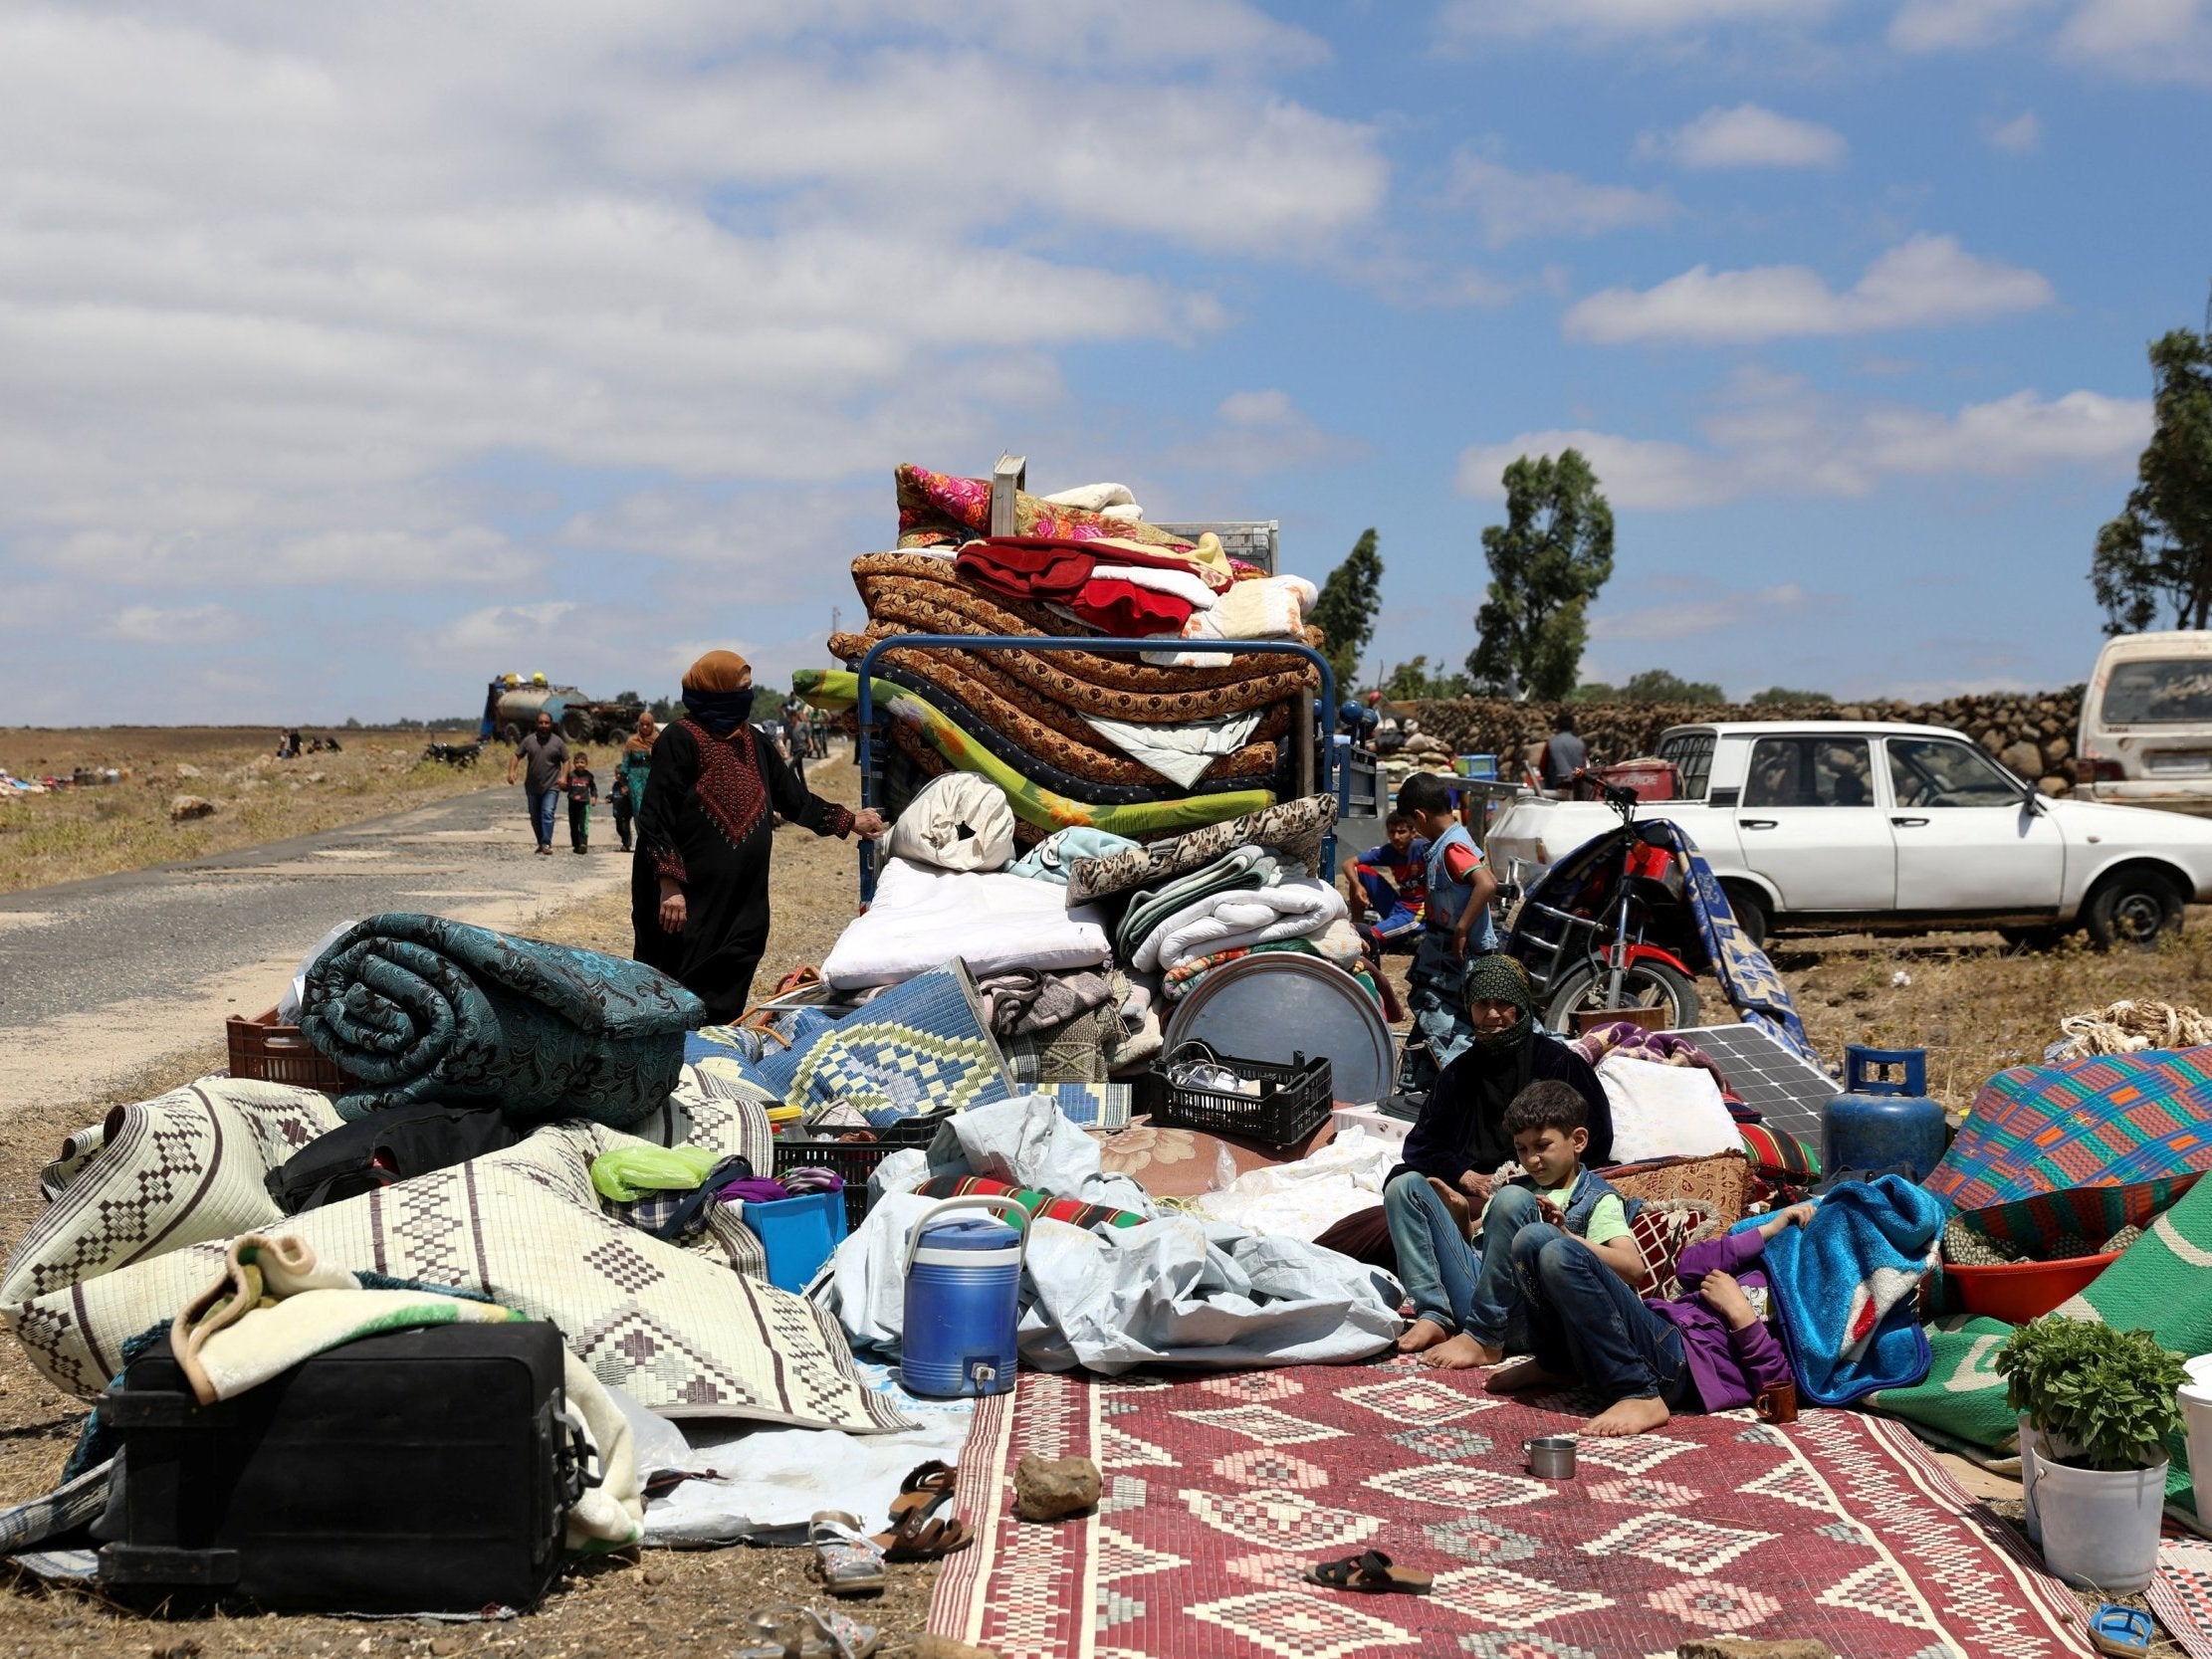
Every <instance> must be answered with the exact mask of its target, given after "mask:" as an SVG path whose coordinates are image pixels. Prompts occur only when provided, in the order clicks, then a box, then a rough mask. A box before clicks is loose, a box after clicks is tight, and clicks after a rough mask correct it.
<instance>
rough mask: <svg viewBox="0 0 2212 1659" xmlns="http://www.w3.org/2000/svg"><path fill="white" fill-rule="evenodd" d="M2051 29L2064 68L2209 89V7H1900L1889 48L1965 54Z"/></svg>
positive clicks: (2048, 2)
mask: <svg viewBox="0 0 2212 1659" xmlns="http://www.w3.org/2000/svg"><path fill="white" fill-rule="evenodd" d="M2053 22H2055V23H2056V24H2057V27H2056V29H2055V30H2052V31H2051V32H2050V34H2049V36H2048V38H2047V40H2046V41H2045V44H2046V45H2047V46H2048V47H2049V49H2050V50H2051V51H2052V53H2053V54H2054V55H2055V56H2057V57H2058V58H2060V59H2061V60H2063V61H2065V62H2069V63H2076V64H2081V65H2084V66H2086V67H2088V68H2091V69H2097V70H2101V71H2103V72H2106V73H2108V74H2113V75H2118V76H2121V77H2124V78H2127V79H2130V80H2137V81H2177V82H2187V83H2194V84H2198V85H2205V84H2212V5H2208V4H2207V0H1904V4H1902V5H1901V6H1899V7H1898V9H1897V11H1896V13H1895V15H1894V16H1893V17H1892V18H1891V19H1890V22H1889V42H1890V44H1891V45H1892V46H1895V47H1897V48H1898V49H1899V50H1901V51H1905V52H1967V51H1978V50H1981V49H1983V48H1986V47H1990V46H1995V45H1997V44H1999V43H2001V42H2005V41H2009V40H2014V39H2019V38H2022V37H2025V36H2027V35H2029V34H2030V32H2031V31H2033V30H2040V29H2043V28H2044V27H2045V26H2046V25H2047V24H2051V23H2053Z"/></svg>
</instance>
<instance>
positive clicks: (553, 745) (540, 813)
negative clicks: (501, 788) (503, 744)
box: [507, 710, 568, 857]
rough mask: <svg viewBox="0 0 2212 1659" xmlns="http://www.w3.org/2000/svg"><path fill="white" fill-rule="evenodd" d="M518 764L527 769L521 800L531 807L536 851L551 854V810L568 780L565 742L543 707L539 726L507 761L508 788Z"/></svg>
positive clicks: (511, 784) (557, 802)
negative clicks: (536, 841) (536, 840)
mask: <svg viewBox="0 0 2212 1659" xmlns="http://www.w3.org/2000/svg"><path fill="white" fill-rule="evenodd" d="M518 767H527V768H528V770H527V771H526V772H525V773H524V777H523V800H524V802H525V803H526V804H527V805H528V807H529V808H530V827H531V832H532V833H533V834H535V835H536V836H537V837H538V850H539V851H540V852H541V853H544V854H546V855H547V856H548V857H551V856H552V854H553V809H554V807H555V806H557V805H558V804H559V801H560V792H561V790H562V788H563V787H564V786H565V785H566V783H567V781H568V744H567V742H566V741H565V740H564V739H563V738H562V737H561V735H560V733H559V732H558V731H556V730H554V729H553V716H551V715H549V714H547V713H545V711H543V710H540V711H539V715H538V729H537V730H535V731H533V732H532V733H531V734H530V735H529V736H527V737H525V738H524V739H523V740H522V744H521V746H519V747H518V748H517V749H516V750H515V755H514V758H513V759H511V760H509V761H508V762H507V781H508V784H509V786H510V787H512V786H513V784H514V782H515V772H516V769H517V768H518Z"/></svg>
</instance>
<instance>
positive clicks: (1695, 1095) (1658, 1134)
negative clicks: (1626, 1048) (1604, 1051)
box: [1598, 1054, 1743, 1163]
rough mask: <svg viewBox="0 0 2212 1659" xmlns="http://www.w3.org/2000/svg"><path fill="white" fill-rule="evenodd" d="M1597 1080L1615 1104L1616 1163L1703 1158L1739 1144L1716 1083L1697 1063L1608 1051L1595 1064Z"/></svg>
mask: <svg viewBox="0 0 2212 1659" xmlns="http://www.w3.org/2000/svg"><path fill="white" fill-rule="evenodd" d="M1598 1082H1599V1083H1600V1084H1601V1085H1603V1086H1604V1088H1605V1094H1606V1100H1607V1102H1608V1103H1609V1104H1610V1105H1611V1106H1612V1108H1613V1160H1614V1161H1615V1162H1616V1163H1642V1162H1643V1161H1645V1159H1647V1158H1655V1157H1705V1156H1708V1155H1710V1154H1711V1153H1713V1152H1731V1151H1737V1150H1740V1149H1741V1148H1742V1146H1743V1139H1742V1137H1740V1136H1739V1135H1737V1133H1736V1122H1735V1120H1734V1119H1733V1118H1731V1117H1729V1116H1728V1108H1727V1106H1726V1104H1725V1103H1724V1102H1723V1101H1722V1100H1721V1098H1720V1085H1719V1084H1717V1083H1715V1082H1714V1081H1713V1080H1712V1074H1711V1073H1710V1072H1708V1071H1706V1070H1705V1069H1704V1068H1703V1067H1701V1066H1662V1065H1659V1063H1657V1062H1656V1061H1651V1060H1632V1059H1630V1058H1629V1057H1628V1056H1627V1055H1625V1054H1609V1055H1607V1056H1606V1058H1605V1061H1604V1063H1603V1064H1601V1065H1600V1066H1599V1067H1598Z"/></svg>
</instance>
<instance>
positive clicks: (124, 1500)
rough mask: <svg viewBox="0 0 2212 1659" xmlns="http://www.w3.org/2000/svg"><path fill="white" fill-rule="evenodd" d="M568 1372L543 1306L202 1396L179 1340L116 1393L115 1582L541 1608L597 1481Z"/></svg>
mask: <svg viewBox="0 0 2212 1659" xmlns="http://www.w3.org/2000/svg"><path fill="white" fill-rule="evenodd" d="M560 1369H561V1353H560V1333H559V1331H558V1330H556V1329H555V1328H554V1327H553V1326H552V1325H550V1324H547V1323H545V1322H543V1321H531V1322H528V1323H520V1322H519V1323H516V1324H511V1325H441V1326H428V1327H425V1328H423V1329H421V1330H417V1331H399V1332H393V1333H391V1334H389V1335H386V1336H380V1337H367V1338H363V1339H362V1340H361V1341H359V1342H354V1343H348V1344H346V1345H345V1346H344V1347H342V1348H332V1350H331V1351H330V1352H328V1353H322V1354H318V1355H317V1356H316V1357H314V1358H312V1359H309V1360H306V1361H304V1362H303V1363H301V1364H299V1365H296V1366H294V1367H293V1368H292V1369H291V1370H289V1371H287V1372H285V1373H284V1374H283V1375H281V1376H279V1377H276V1378H274V1379H272V1380H271V1381H269V1382H266V1383H264V1384H262V1385H261V1386H260V1387H258V1388H255V1389H252V1390H251V1391H249V1392H247V1393H244V1394H241V1395H239V1396H238V1397H237V1398H235V1399H229V1400H223V1401H220V1402H218V1403H217V1404H214V1405H211V1406H202V1405H200V1404H198V1403H197V1402H196V1401H195V1400H194V1399H193V1397H192V1389H191V1384H190V1383H188V1382H187V1381H186V1380H185V1378H184V1374H183V1371H182V1369H181V1368H180V1367H179V1366H178V1364H177V1362H176V1360H175V1359H174V1358H173V1357H172V1356H171V1354H170V1352H169V1344H168V1339H167V1338H166V1337H164V1338H162V1339H161V1340H160V1341H159V1342H158V1343H156V1344H155V1345H154V1346H153V1347H152V1348H149V1349H148V1350H147V1351H146V1352H144V1353H142V1354H141V1355H139V1357H138V1358H136V1359H134V1360H132V1361H131V1363H130V1365H129V1367H128V1369H127V1370H126V1371H125V1372H124V1375H123V1382H122V1387H121V1389H120V1390H119V1391H117V1392H112V1393H110V1394H107V1395H104V1396H103V1397H102V1398H101V1401H100V1404H99V1407H98V1409H99V1412H100V1415H101V1417H102V1419H103V1420H104V1421H105V1422H106V1423H107V1424H108V1425H109V1426H110V1427H111V1428H112V1429H114V1430H115V1431H117V1433H118V1434H119V1435H120V1437H121V1446H122V1453H123V1459H122V1464H121V1468H122V1472H123V1479H122V1497H121V1504H120V1506H119V1507H120V1511H121V1517H122V1526H121V1528H120V1530H119V1536H118V1535H117V1533H116V1532H115V1530H113V1529H112V1528H110V1529H109V1530H107V1532H106V1536H109V1537H112V1538H116V1542H113V1543H111V1544H109V1545H107V1546H106V1547H105V1548H104V1549H103V1550H102V1551H101V1553H100V1562H101V1579H102V1582H103V1583H104V1584H107V1585H111V1586H114V1587H117V1588H130V1587H148V1588H159V1589H163V1590H170V1591H178V1590H199V1591H203V1592H206V1593H208V1594H211V1595H225V1596H242V1597H245V1598H248V1599H251V1600H253V1601H256V1602H259V1603H261V1604H262V1605H263V1606H266V1607H272V1608H285V1609H293V1610H300V1611H318V1612H347V1613H430V1612H443V1613H464V1612H465V1613H473V1612H479V1611H481V1610H483V1609H484V1608H486V1607H488V1606H505V1607H514V1608H518V1609H521V1608H528V1607H530V1606H532V1605H534V1604H535V1603H536V1602H537V1601H538V1600H539V1598H540V1597H541V1596H543V1595H544V1593H545V1591H546V1588H547V1585H548V1584H549V1583H550V1582H551V1580H552V1578H553V1573H554V1572H555V1570H556V1569H557V1568H558V1567H559V1564H560V1555H561V1536H562V1532H563V1530H564V1528H565V1525H566V1521H567V1513H568V1506H569V1505H570V1504H572V1503H573V1502H575V1500H576V1498H577V1497H578V1496H580V1495H581V1493H582V1490H583V1485H584V1483H585V1481H586V1480H587V1479H593V1480H595V1477H594V1476H588V1475H587V1473H586V1471H585V1469H584V1467H583V1465H584V1461H585V1458H586V1455H587V1454H586V1453H585V1451H584V1447H583V1444H582V1439H581V1436H580V1435H575V1436H573V1438H571V1433H570V1431H569V1429H568V1425H567V1424H566V1423H565V1421H564V1420H563V1418H562V1416H561V1391H560ZM113 1513H114V1510H113V1508H112V1507H111V1517H112V1515H113Z"/></svg>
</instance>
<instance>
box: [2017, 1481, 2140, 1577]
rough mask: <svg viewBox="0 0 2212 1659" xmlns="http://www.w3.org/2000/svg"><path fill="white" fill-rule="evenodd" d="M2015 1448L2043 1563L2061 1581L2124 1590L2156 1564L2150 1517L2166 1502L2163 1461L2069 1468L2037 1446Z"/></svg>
mask: <svg viewBox="0 0 2212 1659" xmlns="http://www.w3.org/2000/svg"><path fill="white" fill-rule="evenodd" d="M2038 1452H2039V1455H2038V1456H2037V1457H2036V1459H2035V1462H2034V1464H2033V1466H2032V1467H2033V1476H2032V1478H2030V1465H2029V1464H2028V1462H2027V1452H2026V1449H2025V1447H2023V1450H2022V1454H2021V1455H2022V1467H2021V1474H2022V1477H2023V1484H2024V1485H2025V1486H2026V1489H2027V1494H2028V1513H2029V1517H2030V1524H2031V1525H2035V1526H2040V1530H2041V1533H2042V1548H2043V1564H2044V1565H2045V1566H2047V1567H2049V1568H2050V1569H2051V1570H2052V1572H2054V1573H2055V1574H2057V1575H2058V1576H2059V1577H2061V1578H2064V1579H2065V1580H2066V1581H2067V1582H2068V1583H2070V1584H2073V1585H2075V1586H2077V1587H2078V1588H2082V1589H2093V1590H2101V1591H2102V1592H2103V1593H2105V1594H2107V1595H2114V1594H2120V1595H2125V1594H2132V1593H2133V1592H2135V1591H2137V1590H2140V1589H2141V1588H2143V1587H2144V1586H2145V1585H2146V1584H2148V1583H2149V1582H2150V1579H2151V1575H2152V1574H2153V1573H2154V1572H2155V1571H2156V1570H2157V1568H2158V1521H2159V1517H2160V1516H2161V1515H2162V1514H2163V1513H2164V1510H2165V1504H2166V1461H2165V1459H2163V1458H2160V1459H2159V1460H2158V1462H2157V1463H2156V1464H2154V1465H2153V1466H2152V1467H2150V1468H2148V1469H2119V1470H2104V1469H2073V1468H2069V1467H2068V1466H2067V1465H2065V1464H2063V1463H2056V1462H2053V1461H2052V1458H2051V1453H2050V1449H2049V1448H2048V1447H2039V1448H2038Z"/></svg>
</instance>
